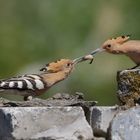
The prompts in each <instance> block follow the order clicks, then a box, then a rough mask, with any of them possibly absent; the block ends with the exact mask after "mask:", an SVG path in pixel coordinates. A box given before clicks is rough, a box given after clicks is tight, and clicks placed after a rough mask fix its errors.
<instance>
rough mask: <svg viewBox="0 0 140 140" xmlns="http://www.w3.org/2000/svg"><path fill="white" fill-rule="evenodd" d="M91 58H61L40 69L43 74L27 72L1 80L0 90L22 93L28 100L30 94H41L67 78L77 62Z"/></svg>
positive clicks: (90, 57)
mask: <svg viewBox="0 0 140 140" xmlns="http://www.w3.org/2000/svg"><path fill="white" fill-rule="evenodd" d="M91 59H93V57H92V56H91V55H89V56H88V55H87V56H83V57H80V58H76V59H74V60H70V59H60V60H57V61H55V62H51V63H49V64H47V65H46V66H45V67H43V68H42V69H40V71H42V73H41V74H26V75H22V76H17V77H12V78H9V79H4V80H0V92H5V91H6V92H7V93H9V94H10V93H11V94H18V95H22V96H24V100H28V97H29V96H38V95H41V94H43V93H44V92H46V91H47V90H48V89H49V88H50V87H52V86H53V85H55V84H56V83H58V82H60V81H62V80H64V79H66V78H67V77H68V76H69V75H70V73H71V72H72V70H73V69H74V66H75V65H76V64H77V63H79V62H82V61H85V60H91Z"/></svg>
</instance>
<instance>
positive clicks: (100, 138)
mask: <svg viewBox="0 0 140 140" xmlns="http://www.w3.org/2000/svg"><path fill="white" fill-rule="evenodd" d="M94 140H106V139H105V138H102V137H94Z"/></svg>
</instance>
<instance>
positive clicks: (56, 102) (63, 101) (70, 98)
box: [0, 93, 97, 108]
mask: <svg viewBox="0 0 140 140" xmlns="http://www.w3.org/2000/svg"><path fill="white" fill-rule="evenodd" d="M96 103H97V102H96V101H85V100H84V98H83V94H82V93H76V94H75V95H70V94H67V93H57V94H55V95H54V96H53V97H51V98H48V99H46V100H43V99H39V98H33V99H32V100H30V101H26V102H25V101H9V100H7V99H4V98H0V106H1V107H3V106H6V107H10V106H12V107H35V106H37V107H39V106H47V107H50V106H82V107H83V108H89V107H90V106H94V105H95V104H96Z"/></svg>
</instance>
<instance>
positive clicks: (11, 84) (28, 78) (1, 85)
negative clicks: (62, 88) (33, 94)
mask: <svg viewBox="0 0 140 140" xmlns="http://www.w3.org/2000/svg"><path fill="white" fill-rule="evenodd" d="M44 88H45V83H44V82H43V80H42V77H41V76H39V75H37V74H30V75H22V76H18V77H12V78H10V79H5V80H1V81H0V89H17V90H32V91H35V90H42V89H44Z"/></svg>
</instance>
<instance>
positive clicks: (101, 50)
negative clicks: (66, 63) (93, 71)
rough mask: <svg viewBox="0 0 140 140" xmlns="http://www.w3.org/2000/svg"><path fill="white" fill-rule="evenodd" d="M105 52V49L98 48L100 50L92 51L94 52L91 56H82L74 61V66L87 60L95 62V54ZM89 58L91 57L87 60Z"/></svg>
mask: <svg viewBox="0 0 140 140" xmlns="http://www.w3.org/2000/svg"><path fill="white" fill-rule="evenodd" d="M103 51H105V49H102V48H98V49H96V50H94V51H92V52H91V53H90V54H88V55H85V56H81V57H78V58H76V59H74V60H73V63H74V64H77V63H80V62H83V61H86V60H93V56H94V55H95V54H97V53H99V52H103ZM87 56H89V57H88V58H87Z"/></svg>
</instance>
